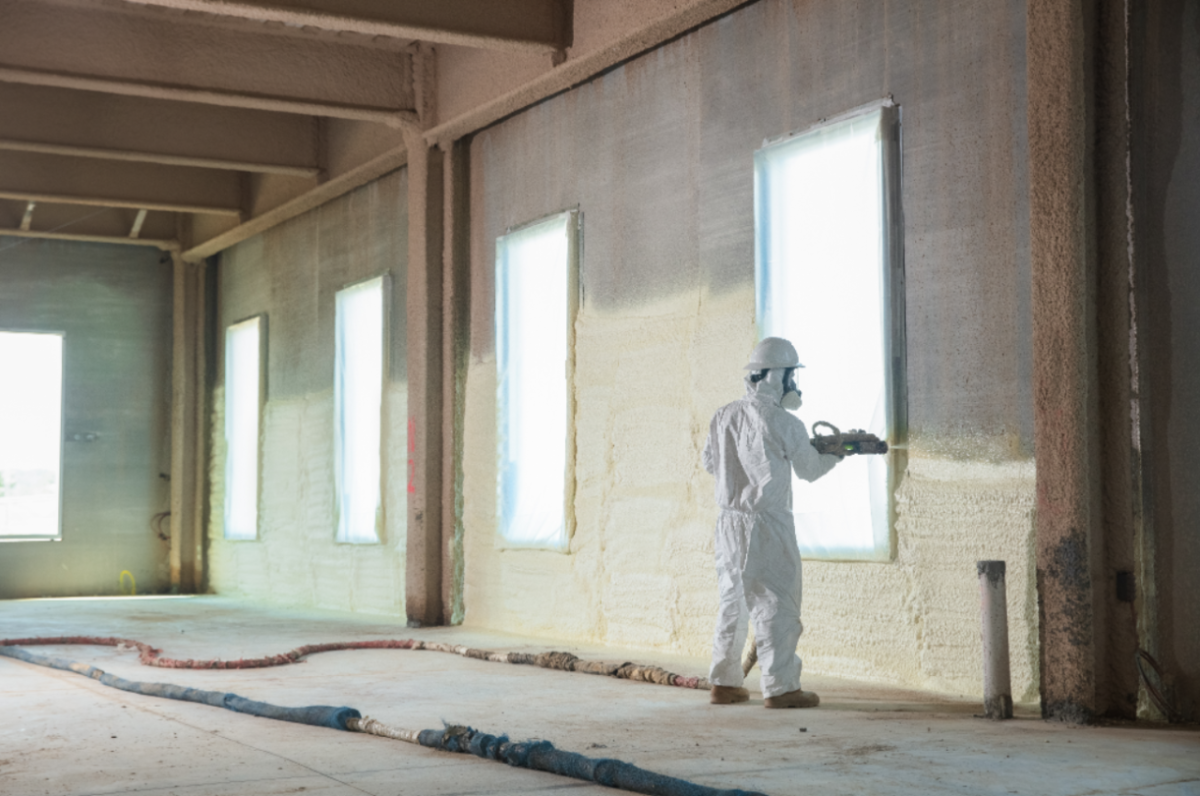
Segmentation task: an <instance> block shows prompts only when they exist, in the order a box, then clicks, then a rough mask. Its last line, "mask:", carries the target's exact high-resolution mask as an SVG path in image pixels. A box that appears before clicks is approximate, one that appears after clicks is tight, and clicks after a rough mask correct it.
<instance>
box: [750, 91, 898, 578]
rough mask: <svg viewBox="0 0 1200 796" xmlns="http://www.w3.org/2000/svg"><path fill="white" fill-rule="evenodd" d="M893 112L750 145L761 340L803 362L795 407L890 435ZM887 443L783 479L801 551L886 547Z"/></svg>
mask: <svg viewBox="0 0 1200 796" xmlns="http://www.w3.org/2000/svg"><path fill="white" fill-rule="evenodd" d="M897 153H898V119H897V112H896V109H895V108H894V107H893V106H890V105H887V106H884V107H876V108H874V109H873V110H871V111H868V112H864V113H859V114H857V115H853V116H851V117H849V118H845V119H843V120H840V121H834V122H831V123H829V124H826V125H823V126H821V127H818V128H816V129H813V130H811V131H808V132H805V133H801V134H799V135H795V136H790V137H788V138H786V139H784V140H781V141H778V142H775V143H772V144H769V145H767V146H765V147H764V148H762V149H760V150H759V151H758V152H756V153H755V157H754V166H755V170H754V176H755V289H756V299H757V315H758V327H759V333H760V335H761V336H763V337H766V336H772V335H773V336H779V337H785V338H787V339H789V340H791V341H792V342H793V343H794V344H795V345H796V348H797V350H798V351H799V353H800V361H801V362H803V363H804V364H805V366H806V368H805V369H804V370H800V371H798V372H797V374H796V375H797V378H798V381H800V382H801V385H800V386H801V388H802V389H803V391H804V406H803V408H802V409H801V410H800V411H799V413H798V414H800V416H802V417H803V418H804V419H805V420H806V421H807V423H808V425H809V427H810V429H811V426H812V423H813V422H815V421H817V420H827V421H830V422H832V423H833V424H834V425H836V426H838V427H839V428H841V429H843V430H847V429H849V428H864V429H866V430H867V431H869V432H872V433H874V434H878V435H879V436H880V437H881V438H883V439H886V440H888V441H889V442H891V443H895V442H896V441H897V439H896V436H897V433H898V431H899V429H900V425H901V419H902V413H901V409H902V401H900V400H898V398H897V396H898V395H900V393H899V392H898V385H897V384H896V383H895V380H896V377H897V375H898V374H899V373H901V372H902V371H901V370H900V363H901V362H902V357H903V347H902V343H903V335H902V325H901V323H902V318H903V315H902V308H901V305H900V304H898V303H897V302H899V301H900V300H901V299H902V295H903V290H902V284H903V283H902V281H901V280H902V272H901V270H900V258H899V253H900V252H899V248H898V247H899V241H898V240H897V239H894V238H895V237H896V236H894V235H892V234H891V229H892V228H893V227H892V225H893V223H894V221H895V220H896V219H897V218H898V216H897V212H898V207H897V206H896V202H897V200H896V192H895V190H894V187H895V184H896V181H895V178H894V174H895V173H896V171H895V170H897V169H898V165H899V164H898V162H897V160H898V156H897ZM895 455H896V454H895V453H889V454H887V455H886V456H855V457H851V458H850V459H848V460H847V461H845V462H843V463H842V464H840V465H839V466H838V467H837V468H836V469H834V470H833V471H832V472H831V473H830V474H829V475H827V476H825V477H824V478H822V479H820V480H818V481H817V482H815V483H811V484H810V483H807V482H802V481H799V480H798V479H795V477H794V476H793V479H794V480H793V487H794V509H793V510H794V513H795V520H796V535H797V540H798V542H799V545H800V550H801V552H802V554H804V555H805V556H808V557H813V558H823V559H831V560H855V559H858V560H887V559H889V558H890V557H891V553H892V542H891V517H892V504H891V501H892V498H891V494H892V473H891V463H892V460H893V458H894V457H895Z"/></svg>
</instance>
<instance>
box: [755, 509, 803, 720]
mask: <svg viewBox="0 0 1200 796" xmlns="http://www.w3.org/2000/svg"><path fill="white" fill-rule="evenodd" d="M786 519H787V522H786V523H784V522H782V521H781V518H777V517H774V516H768V517H764V518H762V520H761V521H760V522H759V524H758V525H757V526H756V527H755V529H754V532H753V534H752V536H751V539H752V541H751V544H750V552H749V555H748V557H747V561H746V569H745V571H744V573H743V585H744V588H745V594H746V603H747V606H748V608H749V611H750V620H751V621H752V622H754V636H755V642H756V646H757V649H758V665H759V669H760V670H761V672H762V693H763V696H764V697H773V696H778V695H780V694H786V693H788V692H790V691H796V690H798V689H799V688H800V658H799V656H797V655H796V644H797V643H798V642H799V641H800V634H801V633H803V632H804V626H803V625H802V624H800V588H801V583H800V577H801V572H800V550H799V548H798V547H797V546H796V533H795V530H794V528H793V526H792V522H791V515H790V513H789V514H788V515H787V518H786Z"/></svg>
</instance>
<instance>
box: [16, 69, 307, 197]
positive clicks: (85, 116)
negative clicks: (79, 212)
mask: <svg viewBox="0 0 1200 796" xmlns="http://www.w3.org/2000/svg"><path fill="white" fill-rule="evenodd" d="M0 108H3V109H4V113H0V149H7V150H11V151H18V152H42V153H45V154H58V155H72V156H85V157H95V158H105V159H112V160H127V161H143V162H147V163H162V164H166V165H173V166H197V167H201V168H218V169H226V170H234V171H250V172H262V173H270V174H285V175H288V176H293V177H314V176H317V175H318V174H319V173H320V171H321V168H320V166H321V163H320V158H319V144H320V133H319V128H318V125H319V122H318V120H317V119H315V118H313V117H311V116H298V115H295V114H281V113H267V112H264V111H253V110H244V109H241V108H224V107H215V106H212V105H196V104H193V103H186V102H166V101H161V100H149V99H142V98H139V97H125V96H116V95H112V94H99V93H96V92H92V91H71V90H69V89H61V88H46V87H42V86H25V85H18V84H13V83H0Z"/></svg>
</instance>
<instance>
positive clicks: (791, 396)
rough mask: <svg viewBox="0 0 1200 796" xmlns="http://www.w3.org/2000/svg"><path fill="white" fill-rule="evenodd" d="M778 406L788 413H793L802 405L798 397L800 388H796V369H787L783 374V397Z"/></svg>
mask: <svg viewBox="0 0 1200 796" xmlns="http://www.w3.org/2000/svg"><path fill="white" fill-rule="evenodd" d="M779 405H780V406H782V407H783V408H784V409H786V410H788V411H789V412H795V411H796V410H797V409H799V408H800V407H801V406H803V405H804V400H803V399H802V398H801V397H800V388H799V387H797V386H796V369H795V368H788V369H787V370H785V371H784V372H783V397H782V398H781V399H779Z"/></svg>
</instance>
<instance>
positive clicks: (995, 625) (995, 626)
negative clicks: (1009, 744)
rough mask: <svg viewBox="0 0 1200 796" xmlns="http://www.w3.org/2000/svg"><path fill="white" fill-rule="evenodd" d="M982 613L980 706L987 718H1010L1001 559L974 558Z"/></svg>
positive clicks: (1010, 701)
mask: <svg viewBox="0 0 1200 796" xmlns="http://www.w3.org/2000/svg"><path fill="white" fill-rule="evenodd" d="M975 569H976V571H977V572H978V574H979V602H980V605H981V608H982V614H983V710H984V713H985V714H986V715H987V717H988V718H989V719H1011V718H1012V711H1013V705H1012V675H1011V674H1010V672H1009V666H1008V595H1007V593H1006V592H1007V590H1006V588H1005V585H1004V562H1003V561H977V562H975Z"/></svg>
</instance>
